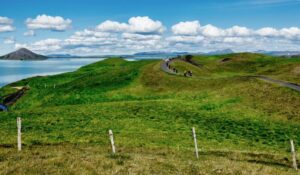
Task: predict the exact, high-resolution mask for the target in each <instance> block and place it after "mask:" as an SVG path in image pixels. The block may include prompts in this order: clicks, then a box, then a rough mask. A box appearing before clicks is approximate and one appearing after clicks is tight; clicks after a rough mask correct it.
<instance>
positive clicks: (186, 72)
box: [183, 70, 193, 77]
mask: <svg viewBox="0 0 300 175" xmlns="http://www.w3.org/2000/svg"><path fill="white" fill-rule="evenodd" d="M183 75H184V76H185V77H192V76H193V72H192V71H190V70H188V71H184V73H183Z"/></svg>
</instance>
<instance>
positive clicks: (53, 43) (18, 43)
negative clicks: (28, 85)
mask: <svg viewBox="0 0 300 175" xmlns="http://www.w3.org/2000/svg"><path fill="white" fill-rule="evenodd" d="M0 3H1V4H0V17H2V18H0V54H4V53H7V52H10V51H13V50H15V49H17V48H19V47H28V48H30V49H32V50H34V51H37V52H39V53H44V54H48V53H72V54H81V55H86V54H109V53H112V54H123V53H134V52H140V51H152V50H153V51H194V52H200V51H210V50H217V49H226V48H231V49H233V50H236V51H251V50H260V49H264V50H299V49H300V48H299V46H298V45H299V40H300V29H299V28H300V20H299V17H300V11H299V9H300V0H226V1H224V0H222V1H221V0H210V1H200V0H185V1H184V0H172V1H171V0H106V1H104V0H84V1H81V0H76V1H73V0H64V1H63V0H43V1H40V0H9V1H2V2H0ZM130 19H131V22H132V23H130ZM1 20H2V21H1ZM107 20H109V22H110V23H104V22H105V21H107ZM103 23H104V24H103ZM101 24H103V25H101ZM143 25H144V26H147V27H146V28H145V27H144V26H143ZM1 26H2V28H1ZM234 26H235V27H234ZM111 27H112V28H114V29H115V30H112V29H111ZM1 29H2V30H1ZM84 31H85V32H84ZM24 33H26V35H27V36H25V35H24ZM270 43H272V44H270Z"/></svg>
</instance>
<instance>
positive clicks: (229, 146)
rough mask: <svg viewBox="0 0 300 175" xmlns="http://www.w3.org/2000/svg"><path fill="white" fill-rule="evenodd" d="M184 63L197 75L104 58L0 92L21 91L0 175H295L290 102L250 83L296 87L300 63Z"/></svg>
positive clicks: (299, 137) (299, 125) (205, 59)
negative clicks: (19, 126)
mask: <svg viewBox="0 0 300 175" xmlns="http://www.w3.org/2000/svg"><path fill="white" fill-rule="evenodd" d="M193 62H195V63H197V64H199V65H201V66H195V65H192V64H190V63H187V62H184V61H182V60H176V61H174V62H172V66H174V67H176V68H177V69H178V70H179V75H171V74H168V73H165V72H163V71H162V70H161V60H143V61H134V62H128V61H125V60H123V59H118V58H111V59H107V60H104V61H101V62H97V63H94V64H91V65H88V66H85V67H82V68H81V69H79V70H77V71H75V72H71V73H65V74H61V75H55V76H46V77H35V78H30V79H26V80H22V81H19V82H16V83H13V84H11V85H8V86H6V87H3V88H2V89H0V94H1V95H6V94H10V93H12V92H14V91H16V90H14V89H13V88H12V87H15V86H29V87H30V90H29V91H27V92H26V94H25V96H23V97H22V98H21V99H20V100H18V102H17V103H16V104H15V105H13V106H11V107H10V112H8V113H0V174H247V175H248V174H272V175H273V174H297V173H296V171H294V170H293V169H292V166H291V165H292V162H291V155H290V145H289V140H290V139H294V140H295V142H296V146H297V145H299V146H300V110H299V105H300V92H297V91H295V90H291V89H288V88H284V87H280V86H278V85H276V84H272V83H267V82H265V81H262V80H258V79H256V78H253V77H251V76H255V75H264V76H268V77H272V78H275V79H279V80H285V81H290V82H294V83H298V84H300V78H299V76H300V59H299V58H289V59H288V58H277V57H270V56H265V55H260V54H250V53H241V54H231V55H222V56H194V57H193ZM185 70H192V71H193V73H194V76H193V77H190V78H187V77H184V76H181V75H182V74H183V72H184V71H185ZM54 87H55V88H54ZM17 117H22V121H23V122H22V126H23V128H22V132H23V137H22V138H23V151H22V152H17V148H16V146H17V144H16V140H17V138H16V118H17ZM192 127H195V128H196V131H197V137H198V144H199V148H200V158H199V160H196V159H195V156H194V154H193V151H194V150H193V146H194V145H193V138H192V135H191V128H192ZM109 129H112V130H113V131H114V135H115V142H116V147H117V152H118V153H117V154H116V155H111V154H110V142H109V139H108V130H109ZM299 159H300V154H299Z"/></svg>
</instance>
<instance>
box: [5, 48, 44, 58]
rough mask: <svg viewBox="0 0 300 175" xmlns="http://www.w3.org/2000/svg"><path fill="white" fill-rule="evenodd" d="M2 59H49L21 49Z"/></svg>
mask: <svg viewBox="0 0 300 175" xmlns="http://www.w3.org/2000/svg"><path fill="white" fill-rule="evenodd" d="M0 59H3V60H45V59H47V57H46V56H43V55H38V54H36V53H33V52H32V51H30V50H28V49H25V48H21V49H19V50H17V51H15V52H12V53H9V54H7V55H4V56H1V57H0Z"/></svg>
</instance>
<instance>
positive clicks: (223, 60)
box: [221, 58, 231, 63]
mask: <svg viewBox="0 0 300 175" xmlns="http://www.w3.org/2000/svg"><path fill="white" fill-rule="evenodd" d="M229 61H231V58H223V59H222V60H221V63H226V62H229Z"/></svg>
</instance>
